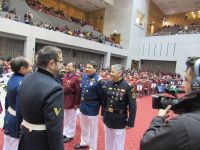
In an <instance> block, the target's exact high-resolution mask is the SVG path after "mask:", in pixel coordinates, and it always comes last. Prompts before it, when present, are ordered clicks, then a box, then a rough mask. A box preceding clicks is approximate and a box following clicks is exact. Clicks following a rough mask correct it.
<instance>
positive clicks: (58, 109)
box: [53, 107, 61, 116]
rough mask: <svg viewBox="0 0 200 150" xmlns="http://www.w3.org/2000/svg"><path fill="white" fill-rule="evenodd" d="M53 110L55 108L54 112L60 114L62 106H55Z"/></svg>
mask: <svg viewBox="0 0 200 150" xmlns="http://www.w3.org/2000/svg"><path fill="white" fill-rule="evenodd" d="M53 110H54V113H55V114H56V116H58V115H59V114H60V112H61V107H60V108H55V107H54V108H53Z"/></svg>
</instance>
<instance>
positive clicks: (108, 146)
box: [105, 125, 126, 150]
mask: <svg viewBox="0 0 200 150" xmlns="http://www.w3.org/2000/svg"><path fill="white" fill-rule="evenodd" d="M125 136H126V129H112V128H108V127H107V126H106V125H105V150H124V143H125Z"/></svg>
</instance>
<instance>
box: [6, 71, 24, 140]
mask: <svg viewBox="0 0 200 150" xmlns="http://www.w3.org/2000/svg"><path fill="white" fill-rule="evenodd" d="M23 78H24V75H22V74H20V73H15V74H13V75H12V77H11V78H10V79H9V81H8V84H7V94H6V99H5V111H6V112H5V117H4V134H6V135H9V136H11V137H13V138H19V131H20V125H21V122H22V115H21V112H20V106H19V101H20V100H19V95H18V91H19V86H20V84H21V81H22V79H23ZM8 107H11V108H12V109H13V110H15V111H16V116H13V115H12V114H10V113H9V112H8V111H7V110H8Z"/></svg>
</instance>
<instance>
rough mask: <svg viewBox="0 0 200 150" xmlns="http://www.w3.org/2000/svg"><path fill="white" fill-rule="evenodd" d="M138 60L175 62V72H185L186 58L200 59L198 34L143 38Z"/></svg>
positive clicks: (199, 37) (199, 35)
mask: <svg viewBox="0 0 200 150" xmlns="http://www.w3.org/2000/svg"><path fill="white" fill-rule="evenodd" d="M141 41H142V42H141V48H140V56H139V58H140V59H147V60H164V61H176V72H177V73H181V74H182V75H183V74H184V72H185V69H186V66H185V62H186V60H187V59H188V57H193V56H197V57H200V42H199V41H200V34H187V35H171V36H154V37H143V38H142V40H141Z"/></svg>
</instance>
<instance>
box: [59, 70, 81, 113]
mask: <svg viewBox="0 0 200 150" xmlns="http://www.w3.org/2000/svg"><path fill="white" fill-rule="evenodd" d="M80 78H81V77H80V76H79V75H77V74H76V73H71V74H64V76H63V80H62V85H63V88H64V108H65V109H73V108H74V106H75V105H77V106H78V105H79V104H80V94H81V88H80Z"/></svg>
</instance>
